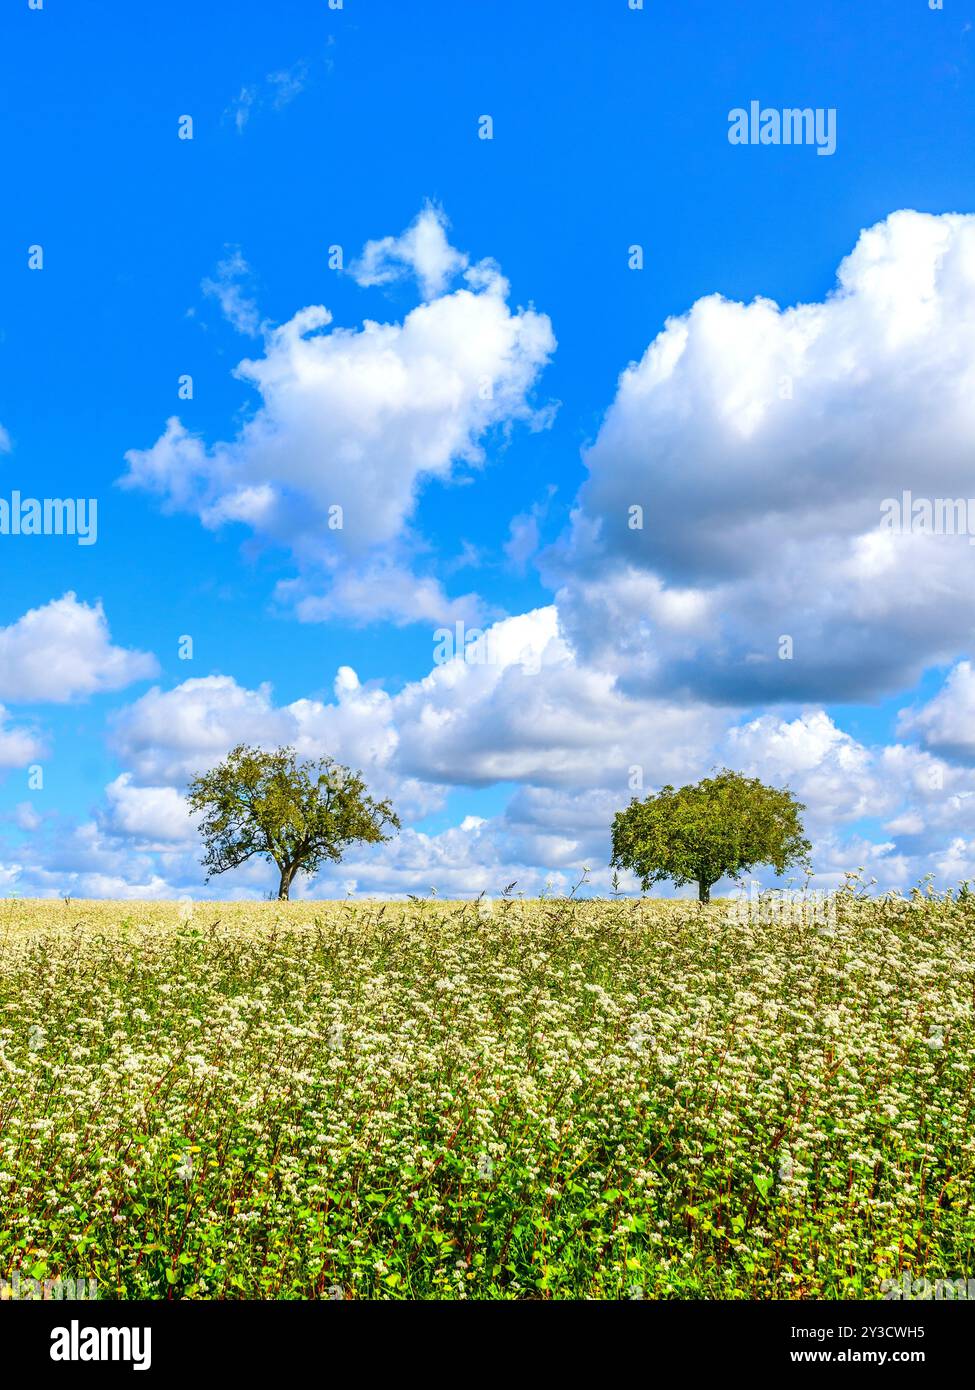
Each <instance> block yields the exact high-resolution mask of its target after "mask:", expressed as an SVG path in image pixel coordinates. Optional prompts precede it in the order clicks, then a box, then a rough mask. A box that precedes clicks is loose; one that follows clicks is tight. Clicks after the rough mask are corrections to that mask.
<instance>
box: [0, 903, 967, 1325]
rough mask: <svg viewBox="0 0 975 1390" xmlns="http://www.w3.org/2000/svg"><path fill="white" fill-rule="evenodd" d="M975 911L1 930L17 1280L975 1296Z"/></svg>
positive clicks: (391, 913) (392, 908)
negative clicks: (888, 1283) (965, 1285)
mask: <svg viewBox="0 0 975 1390" xmlns="http://www.w3.org/2000/svg"><path fill="white" fill-rule="evenodd" d="M973 1000H975V904H973V903H972V902H971V900H969V899H968V898H967V897H966V896H962V897H961V898H960V899H951V898H931V897H922V896H921V895H920V894H918V895H916V897H915V899H914V900H910V901H904V900H898V901H887V902H877V901H863V900H858V899H857V898H855V897H854V896H853V894H852V893H851V894H846V895H840V896H839V897H838V898H837V899H835V900H834V901H833V903H832V906H831V910H830V912H829V914H828V920H824V919H822V918H821V917H818V916H817V917H816V918H815V919H813V918H810V919H808V920H803V914H802V913H800V912H793V913H791V914H786V915H784V916H783V915H779V916H777V917H776V916H773V917H771V918H769V919H768V920H757V919H756V914H755V913H754V912H753V913H751V914H748V913H743V912H735V911H732V910H730V909H729V908H728V907H727V906H722V905H720V904H718V905H715V906H712V907H711V908H710V909H701V908H699V907H698V906H697V904H695V903H687V902H685V903H680V904H666V903H644V904H640V903H635V902H632V901H625V900H618V901H609V902H607V901H584V902H575V903H573V902H566V901H558V900H555V901H544V900H543V901H538V900H536V901H524V902H522V901H519V900H510V899H500V900H496V901H495V902H494V903H493V904H485V903H482V904H480V905H478V904H475V903H438V902H417V901H409V902H406V903H387V904H380V903H365V902H364V903H360V904H356V905H348V904H322V903H291V904H281V905H279V904H277V903H273V904H272V903H260V904H243V903H236V904H228V903H198V904H196V905H195V906H194V907H193V909H192V910H188V909H187V908H185V907H183V908H181V907H180V905H179V904H173V903H170V904H151V903H150V904H147V903H140V904H134V903H77V902H67V903H62V902H43V903H41V902H34V903H29V902H4V903H2V904H0V1279H4V1278H9V1277H10V1274H11V1272H12V1271H15V1270H20V1271H21V1272H22V1273H23V1275H25V1276H26V1275H31V1276H32V1277H35V1278H53V1277H55V1276H57V1275H63V1276H64V1277H77V1278H82V1277H87V1278H94V1279H96V1280H97V1281H98V1285H99V1289H100V1293H101V1296H103V1297H128V1298H132V1297H150V1298H166V1297H178V1298H214V1297H256V1298H309V1297H336V1298H337V1297H345V1298H354V1297H360V1298H361V1297H383V1298H463V1297H466V1298H525V1297H532V1298H537V1297H543V1298H548V1297H552V1298H563V1297H585V1298H626V1297H641V1296H642V1297H646V1298H660V1297H692V1298H694V1297H711V1298H837V1297H846V1296H853V1297H864V1298H879V1297H881V1296H882V1280H884V1279H888V1278H890V1279H893V1278H896V1277H898V1276H899V1275H901V1274H903V1272H904V1271H909V1272H910V1273H911V1274H912V1275H914V1276H922V1275H925V1276H927V1277H929V1278H932V1279H934V1278H939V1277H945V1278H948V1277H951V1278H958V1277H961V1276H971V1275H975V1205H973V1166H975V1125H973V1119H972V1054H973V1042H975V1029H973Z"/></svg>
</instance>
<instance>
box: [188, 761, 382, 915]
mask: <svg viewBox="0 0 975 1390" xmlns="http://www.w3.org/2000/svg"><path fill="white" fill-rule="evenodd" d="M187 800H188V802H189V805H190V809H191V810H192V811H196V812H200V813H202V820H201V821H200V833H201V834H202V836H203V842H204V846H205V853H204V857H203V861H202V862H203V864H204V865H205V866H206V868H207V880H208V881H209V880H210V879H211V878H212V877H213V876H214V874H222V873H223V872H224V871H225V870H226V869H236V868H237V867H238V866H239V865H240V864H243V863H245V862H246V861H247V860H248V859H251V858H253V857H254V856H255V855H263V856H264V857H265V858H267V859H270V860H272V861H273V862H274V863H275V864H276V865H277V866H278V870H279V872H280V874H281V884H280V887H279V890H278V897H279V898H287V897H288V894H289V892H290V889H291V883H292V880H293V879H294V876H295V874H297V873H308V874H313V873H315V871H316V870H317V869H318V868H319V867H320V866H321V865H322V864H323V863H324V861H325V860H326V859H331V860H335V861H338V860H339V859H341V858H342V853H343V851H344V850H345V849H346V848H347V847H348V846H349V845H351V844H354V843H355V842H357V841H365V842H366V843H369V844H375V843H377V842H378V841H380V840H388V839H389V838H390V837H389V835H388V834H386V833H384V832H385V831H386V829H387V827H389V828H391V829H394V830H398V829H399V818H398V816H397V815H396V813H395V812H394V810H393V808H392V806H391V805H390V803H389V802H388V801H374V800H373V799H372V797H371V796H369V795H367V793H366V785H365V783H364V782H363V780H362V776H361V774H360V773H358V772H350V771H349V769H348V768H347V767H342V766H341V764H339V763H337V762H335V761H334V759H332V758H328V757H326V758H319V759H318V760H317V761H303V762H299V760H298V759H297V758H296V756H295V750H294V749H293V748H279V749H277V750H276V751H274V752H271V753H269V752H265V751H264V750H263V749H260V748H248V747H247V746H246V745H245V744H242V743H241V744H238V745H237V747H236V748H234V749H233V750H232V751H231V752H230V753H228V755H227V757H226V758H225V759H224V761H223V762H222V763H219V764H218V765H217V766H216V767H214V768H212V769H211V770H210V771H209V772H205V773H203V775H202V776H200V777H195V778H194V779H193V780H192V782H191V783H190V785H189V788H188V790H187Z"/></svg>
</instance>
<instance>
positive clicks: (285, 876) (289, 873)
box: [278, 864, 295, 902]
mask: <svg viewBox="0 0 975 1390" xmlns="http://www.w3.org/2000/svg"><path fill="white" fill-rule="evenodd" d="M294 876H295V871H294V866H293V865H290V864H289V865H288V866H286V867H285V868H283V869H282V870H281V886H280V888H279V889H278V902H287V901H288V894H289V893H290V892H291V880H292V879H293V878H294Z"/></svg>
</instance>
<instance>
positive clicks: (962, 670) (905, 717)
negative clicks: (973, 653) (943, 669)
mask: <svg viewBox="0 0 975 1390" xmlns="http://www.w3.org/2000/svg"><path fill="white" fill-rule="evenodd" d="M898 731H899V732H900V733H901V734H903V735H913V736H914V737H915V738H917V739H918V741H919V742H920V743H921V744H922V745H923V746H924V747H925V748H928V749H930V750H932V751H933V752H937V753H943V754H944V755H945V756H946V757H949V758H957V759H959V760H961V761H963V762H967V763H973V762H975V670H973V669H972V663H971V662H970V661H960V662H959V663H958V665H957V666H956V667H955V668H954V670H953V671H951V672H950V673H949V675H948V679H947V680H946V682H945V684H944V686H943V688H942V689H941V690H940V691H939V692H938V694H937V695H935V697H934V698H933V699H932V700H929V701H928V703H927V704H926V705H922V706H921V708H920V709H906V710H903V711H902V712H901V716H900V720H899V723H898Z"/></svg>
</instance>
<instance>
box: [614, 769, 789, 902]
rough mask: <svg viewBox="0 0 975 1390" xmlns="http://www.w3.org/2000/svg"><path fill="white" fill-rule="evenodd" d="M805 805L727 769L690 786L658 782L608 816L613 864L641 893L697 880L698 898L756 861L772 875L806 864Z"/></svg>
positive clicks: (705, 898) (706, 897) (705, 897)
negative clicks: (631, 876)
mask: <svg viewBox="0 0 975 1390" xmlns="http://www.w3.org/2000/svg"><path fill="white" fill-rule="evenodd" d="M805 809H806V808H805V806H803V805H802V804H801V803H800V802H798V801H796V799H795V798H794V797H793V795H792V793H791V792H789V791H780V790H778V789H777V788H776V787H767V786H765V784H764V783H762V782H760V781H759V780H758V779H757V778H756V777H742V776H741V775H740V774H739V773H737V772H729V771H728V769H727V768H725V769H724V770H723V771H721V772H719V773H717V774H716V775H715V776H714V777H706V778H704V780H703V781H701V782H696V783H695V784H694V785H693V786H686V787H681V788H680V789H679V790H677V791H675V790H674V788H673V787H670V786H667V787H661V789H660V791H659V792H658V793H657V795H656V796H648V797H647V798H646V799H645V800H644V801H639V800H637V798H636V797H634V799H633V800H632V801H631V802H630V804H629V806H628V807H627V808H626V810H625V811H618V812H617V814H616V817H615V819H614V820H613V858H612V860H611V861H610V862H611V864H612V865H613V866H614V867H615V868H617V869H631V870H632V871H633V872H634V873H635V874H637V875H638V876H639V879H640V884H641V886H642V888H643V890H644V892H645V891H646V890H647V889H648V888H649V887H650V885H651V883H657V882H659V880H661V879H665V878H669V879H673V881H674V882H675V883H677V884H684V883H696V884H697V886H698V897H699V899H700V901H701V902H702V903H706V902H710V901H711V888H712V886H713V885H714V884H715V883H717V882H718V880H719V879H721V878H724V877H725V876H727V877H729V878H734V879H737V878H739V877H740V876H741V874H743V873H745V872H747V871H748V870H749V869H751V868H753V867H754V866H755V865H756V864H770V865H771V866H772V867H773V868H774V869H775V872H776V873H777V874H781V873H784V871H785V870H786V868H788V867H789V866H790V865H792V864H797V865H801V866H803V867H805V868H807V869H808V867H809V859H808V854H809V849H810V845H809V841H808V840H807V839H806V838H805V837H804V835H803V829H802V822H801V820H800V819H799V813H800V812H801V811H804V810H805Z"/></svg>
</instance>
